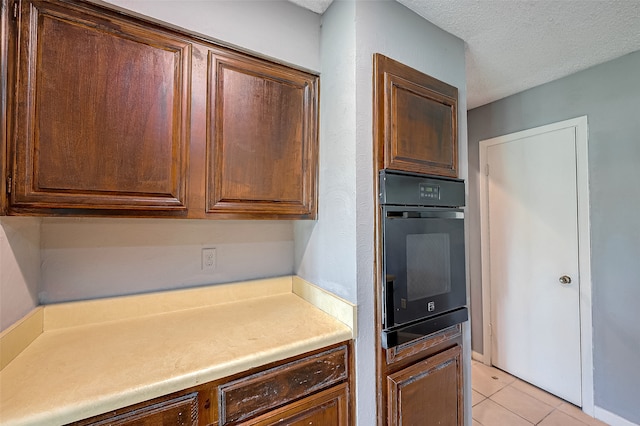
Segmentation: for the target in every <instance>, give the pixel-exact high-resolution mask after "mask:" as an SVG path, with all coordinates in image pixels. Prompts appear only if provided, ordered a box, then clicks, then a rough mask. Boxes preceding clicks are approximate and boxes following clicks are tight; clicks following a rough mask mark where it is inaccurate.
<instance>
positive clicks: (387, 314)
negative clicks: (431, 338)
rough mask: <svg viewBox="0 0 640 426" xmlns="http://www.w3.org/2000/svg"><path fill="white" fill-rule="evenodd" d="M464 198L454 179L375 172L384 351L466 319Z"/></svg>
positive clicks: (459, 181) (458, 181)
mask: <svg viewBox="0 0 640 426" xmlns="http://www.w3.org/2000/svg"><path fill="white" fill-rule="evenodd" d="M464 196H465V195H464V181H462V180H459V179H450V178H439V177H433V176H425V175H417V174H410V173H401V172H395V171H389V170H382V171H381V172H380V206H381V209H382V212H381V214H382V231H383V232H382V240H383V241H382V247H383V259H382V269H383V277H384V280H385V282H384V283H383V286H382V287H383V295H382V296H383V297H382V305H383V306H382V321H383V327H382V328H383V330H382V345H383V347H384V348H390V347H393V346H396V345H399V344H402V343H405V342H408V341H411V340H413V339H416V338H419V337H422V336H426V335H429V334H431V333H434V332H436V331H439V330H442V329H444V328H446V327H449V326H451V325H454V324H458V323H461V322H464V321H466V320H467V319H468V311H467V308H466V303H467V294H466V273H465V247H464V213H463V210H462V207H463V206H464Z"/></svg>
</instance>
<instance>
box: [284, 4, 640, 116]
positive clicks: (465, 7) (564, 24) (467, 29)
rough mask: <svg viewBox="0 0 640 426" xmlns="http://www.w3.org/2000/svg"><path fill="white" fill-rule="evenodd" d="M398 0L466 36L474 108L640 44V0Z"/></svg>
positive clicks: (470, 103)
mask: <svg viewBox="0 0 640 426" xmlns="http://www.w3.org/2000/svg"><path fill="white" fill-rule="evenodd" d="M290 1H293V2H294V3H296V4H299V5H301V6H303V7H306V8H307V9H310V10H313V11H314V12H316V13H322V12H324V10H325V9H326V8H327V7H328V6H329V4H330V3H331V0H290ZM398 1H399V2H400V3H402V4H404V5H405V6H406V7H408V8H409V9H411V10H413V11H414V12H416V13H417V14H419V15H420V16H422V17H424V18H425V19H426V20H428V21H429V22H432V23H433V24H435V25H437V26H438V27H440V28H442V29H444V30H445V31H448V32H450V33H451V34H454V35H456V36H458V37H460V38H461V39H462V40H464V41H465V42H466V68H467V69H466V71H467V107H468V108H469V109H471V108H474V107H477V106H480V105H484V104H487V103H489V102H492V101H495V100H498V99H501V98H504V97H506V96H509V95H512V94H514V93H518V92H521V91H523V90H526V89H529V88H531V87H535V86H538V85H540V84H543V83H547V82H549V81H552V80H555V79H558V78H560V77H564V76H566V75H569V74H572V73H574V72H577V71H580V70H583V69H585V68H588V67H591V66H593V65H596V64H600V63H602V62H606V61H608V60H611V59H614V58H617V57H620V56H623V55H625V54H627V53H631V52H634V51H637V50H640V0H398Z"/></svg>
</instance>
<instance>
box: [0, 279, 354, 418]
mask: <svg viewBox="0 0 640 426" xmlns="http://www.w3.org/2000/svg"><path fill="white" fill-rule="evenodd" d="M278 280H281V281H278ZM282 280H283V281H282ZM292 280H293V281H295V280H298V282H297V284H300V281H302V280H300V279H299V278H297V277H293V278H292V277H285V278H281V279H275V280H264V281H260V282H250V283H247V284H230V285H225V286H215V287H216V288H214V287H211V288H210V289H213V291H214V292H215V295H216V296H217V297H216V299H217V300H215V302H211V303H213V304H211V305H209V304H206V305H205V306H198V305H202V304H203V301H202V298H203V295H208V296H212V295H213V293H207V291H209V289H203V290H200V291H199V289H195V291H194V290H186V291H177V292H168V293H163V294H162V296H163V297H162V303H160V305H162V306H161V307H160V309H158V300H159V299H158V297H157V296H155V295H146V296H144V295H143V296H133V297H130V298H117V299H112V300H101V301H97V303H96V302H95V301H91V302H78V303H76V304H65V306H55V305H52V307H51V308H52V309H51V313H50V315H48V314H47V310H46V309H47V307H45V314H44V324H45V325H44V327H43V329H44V332H43V333H42V334H40V335H39V336H38V337H37V338H36V339H35V340H34V341H33V342H32V343H31V344H30V345H29V346H28V347H26V349H24V350H23V351H22V352H21V353H20V354H19V355H18V356H17V357H15V359H13V360H12V361H11V362H9V363H8V365H6V367H5V368H4V369H3V370H2V371H1V372H0V423H2V424H3V425H5V424H6V425H32V424H47V425H54V424H64V423H68V422H72V421H76V420H81V419H83V418H87V417H90V416H93V415H97V414H101V413H104V412H107V411H110V410H113V409H116V408H120V407H124V406H128V405H131V404H135V403H138V402H142V401H145V400H148V399H151V398H155V397H158V396H162V395H165V394H168V393H171V392H175V391H178V390H182V389H185V388H189V387H192V386H196V385H198V384H202V383H206V382H209V381H212V380H216V379H220V378H224V377H226V376H229V375H232V374H235V373H239V372H242V371H245V370H248V369H250V368H253V367H257V366H260V365H264V364H266V363H269V362H272V361H277V360H281V359H285V358H287V357H290V356H294V355H298V354H301V353H304V352H307V351H311V350H314V349H319V348H321V347H324V346H327V345H331V344H334V343H338V342H342V341H345V340H350V339H352V338H353V337H354V334H353V329H352V328H351V327H349V326H347V325H346V324H345V323H343V322H341V321H339V320H337V319H336V318H335V317H334V316H332V315H329V314H327V313H325V312H323V311H322V310H321V309H319V308H317V307H316V306H314V305H312V304H311V303H309V302H307V301H306V300H304V299H303V298H301V297H300V296H298V295H297V294H296V293H294V292H293V291H294V290H293V288H294V287H295V285H293V286H292V285H291V281H292ZM307 284H308V283H307ZM243 285H245V286H246V285H249V288H248V291H244V293H246V294H241V295H239V296H238V294H235V295H233V296H232V297H229V295H228V294H227V295H221V293H220V292H219V291H218V290H221V289H224V288H225V287H226V289H224V290H231V291H232V293H233V292H234V291H233V290H234V289H241V288H242V286H243ZM256 285H257V286H258V287H259V288H260V289H261V291H260V293H262V294H259V295H255V291H252V289H255V288H257V287H256ZM269 286H273V290H270V288H269ZM309 286H311V285H310V284H309V285H308V286H306V285H304V284H303V285H302V287H304V288H306V289H307V290H309ZM265 287H266V289H265ZM298 287H300V286H298ZM287 289H288V291H287ZM245 290H247V289H245ZM311 291H312V292H315V293H316V294H317V293H318V291H319V292H321V293H322V292H323V291H322V290H319V289H317V288H315V287H313V286H311ZM241 293H242V292H241ZM298 293H299V294H302V293H305V291H298ZM185 294H186V296H185ZM326 296H327V294H324V295H323V297H324V299H323V300H324V301H325V303H324V305H325V306H326V305H327V303H326V301H327V300H329V303H328V304H329V305H331V304H332V302H331V300H330V298H331V295H329V296H328V298H329V299H327V297H326ZM172 297H173V298H174V299H175V300H180V302H177V303H176V304H179V305H181V308H180V309H179V310H171V300H172ZM336 299H337V298H336ZM132 300H133V303H132ZM123 301H124V303H122V302H123ZM185 301H187V302H185ZM189 301H191V302H189ZM334 302H335V301H334ZM110 303H111V305H112V309H111V310H109V304H110ZM204 303H208V302H204ZM337 303H338V304H340V303H343V304H345V303H346V304H347V305H348V302H345V301H342V300H340V299H337ZM321 305H322V303H321ZM333 305H334V306H335V303H334V304H333ZM87 306H88V307H89V308H90V309H87ZM127 306H128V308H127ZM185 306H186V307H185ZM131 307H135V309H133V310H132V309H131ZM351 307H352V308H355V307H353V306H352V305H351ZM342 308H344V306H342ZM348 308H349V307H348V306H347V311H348ZM100 309H106V310H105V311H101V310H100ZM127 309H128V310H127ZM338 309H340V307H339V308H338ZM83 310H84V311H85V312H83ZM118 310H122V311H123V314H122V317H124V318H120V319H113V318H117V317H118V316H117V311H118ZM330 310H331V309H329V310H327V309H325V311H330ZM150 312H151V313H150ZM343 312H344V311H343ZM136 313H137V314H136ZM48 318H49V323H50V324H53V325H50V326H49V329H48V326H47V320H48ZM105 318H107V320H106V321H105V320H104V319H105ZM343 320H344V319H343ZM347 322H348V321H347Z"/></svg>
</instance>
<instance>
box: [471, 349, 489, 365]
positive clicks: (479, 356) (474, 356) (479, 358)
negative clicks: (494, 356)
mask: <svg viewBox="0 0 640 426" xmlns="http://www.w3.org/2000/svg"><path fill="white" fill-rule="evenodd" d="M471 359H472V360H474V361H478V362H481V363H483V364H486V362H485V360H484V355H483V354H481V353H480V352H476V351H471Z"/></svg>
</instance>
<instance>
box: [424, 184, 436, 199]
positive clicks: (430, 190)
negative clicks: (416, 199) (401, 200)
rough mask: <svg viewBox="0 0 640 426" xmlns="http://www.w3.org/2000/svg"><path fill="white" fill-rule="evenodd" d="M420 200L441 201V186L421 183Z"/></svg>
mask: <svg viewBox="0 0 640 426" xmlns="http://www.w3.org/2000/svg"><path fill="white" fill-rule="evenodd" d="M419 187H420V199H421V200H439V199H440V186H439V185H433V184H429V183H420V185H419Z"/></svg>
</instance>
